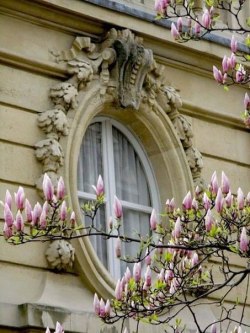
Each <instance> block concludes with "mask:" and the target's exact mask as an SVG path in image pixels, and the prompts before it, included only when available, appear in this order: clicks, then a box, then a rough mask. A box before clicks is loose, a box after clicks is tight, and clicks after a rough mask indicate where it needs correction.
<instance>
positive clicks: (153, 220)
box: [150, 209, 157, 230]
mask: <svg viewBox="0 0 250 333" xmlns="http://www.w3.org/2000/svg"><path fill="white" fill-rule="evenodd" d="M156 227H157V216H156V211H155V209H153V210H152V213H151V216H150V228H151V230H156Z"/></svg>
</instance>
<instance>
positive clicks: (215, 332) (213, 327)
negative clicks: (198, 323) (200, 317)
mask: <svg viewBox="0 0 250 333" xmlns="http://www.w3.org/2000/svg"><path fill="white" fill-rule="evenodd" d="M211 333H217V328H216V325H215V324H213V325H212V326H211Z"/></svg>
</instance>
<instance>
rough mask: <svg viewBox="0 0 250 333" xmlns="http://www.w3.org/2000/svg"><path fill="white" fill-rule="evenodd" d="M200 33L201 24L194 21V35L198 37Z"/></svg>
mask: <svg viewBox="0 0 250 333" xmlns="http://www.w3.org/2000/svg"><path fill="white" fill-rule="evenodd" d="M200 33H201V25H200V23H199V22H195V24H194V34H195V36H196V37H199V35H200Z"/></svg>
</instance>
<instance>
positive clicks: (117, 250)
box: [115, 237, 122, 258]
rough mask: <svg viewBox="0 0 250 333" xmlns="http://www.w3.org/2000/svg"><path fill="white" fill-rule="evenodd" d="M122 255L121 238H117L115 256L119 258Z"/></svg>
mask: <svg viewBox="0 0 250 333" xmlns="http://www.w3.org/2000/svg"><path fill="white" fill-rule="evenodd" d="M121 253H122V243H121V238H120V237H118V238H117V239H116V244H115V255H116V258H120V257H121Z"/></svg>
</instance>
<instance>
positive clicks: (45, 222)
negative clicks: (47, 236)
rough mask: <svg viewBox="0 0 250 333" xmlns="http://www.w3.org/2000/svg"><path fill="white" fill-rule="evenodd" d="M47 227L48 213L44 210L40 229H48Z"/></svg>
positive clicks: (40, 219) (40, 220)
mask: <svg viewBox="0 0 250 333" xmlns="http://www.w3.org/2000/svg"><path fill="white" fill-rule="evenodd" d="M46 226H47V213H46V211H45V210H44V209H43V210H42V213H41V215H40V217H39V227H40V228H41V229H46Z"/></svg>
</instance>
